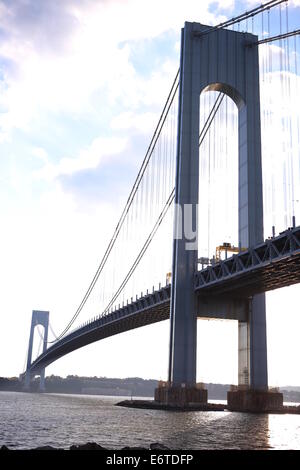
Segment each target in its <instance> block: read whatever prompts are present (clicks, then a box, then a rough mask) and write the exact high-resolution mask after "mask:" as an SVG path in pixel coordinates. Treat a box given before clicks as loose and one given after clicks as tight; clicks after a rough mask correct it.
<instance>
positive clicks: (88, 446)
mask: <svg viewBox="0 0 300 470" xmlns="http://www.w3.org/2000/svg"><path fill="white" fill-rule="evenodd" d="M70 450H107V449H106V448H105V447H102V446H100V445H99V444H97V443H96V442H87V443H86V444H80V445H78V446H75V445H74V446H71V447H70Z"/></svg>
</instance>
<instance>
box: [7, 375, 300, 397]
mask: <svg viewBox="0 0 300 470" xmlns="http://www.w3.org/2000/svg"><path fill="white" fill-rule="evenodd" d="M157 385H158V381H157V380H151V379H149V380H146V379H141V378H139V377H130V378H126V379H117V378H107V377H80V376H78V375H68V376H67V377H66V378H63V377H59V376H56V375H50V376H48V377H46V379H45V387H46V392H48V393H76V394H86V395H91V394H92V395H111V396H133V397H153V396H154V389H155V388H156V387H157ZM204 386H205V388H206V389H207V390H208V396H209V398H210V399H212V400H226V398H227V391H228V390H229V388H230V385H228V384H227V385H223V384H213V383H209V384H204ZM287 388H288V390H287V389H284V388H283V389H280V391H281V392H282V393H283V399H284V401H291V402H300V391H299V388H298V390H297V387H295V389H293V387H287ZM38 389H39V377H36V378H35V379H34V380H33V381H32V384H31V391H32V392H35V391H38ZM0 390H2V391H5V390H6V391H15V392H21V391H23V383H22V382H20V381H19V379H18V378H17V377H10V378H6V377H0Z"/></svg>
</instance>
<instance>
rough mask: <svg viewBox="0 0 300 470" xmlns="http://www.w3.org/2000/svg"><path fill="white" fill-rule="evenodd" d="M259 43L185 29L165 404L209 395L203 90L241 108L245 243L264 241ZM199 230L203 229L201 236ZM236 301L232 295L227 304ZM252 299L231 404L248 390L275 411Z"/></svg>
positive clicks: (260, 315) (260, 306) (193, 26)
mask: <svg viewBox="0 0 300 470" xmlns="http://www.w3.org/2000/svg"><path fill="white" fill-rule="evenodd" d="M257 40H258V38H257V36H255V35H252V34H249V33H241V32H237V31H231V30H227V29H215V28H211V27H209V26H205V25H202V24H200V23H190V22H186V23H185V25H184V28H183V29H182V34H181V57H180V83H179V113H178V133H177V139H178V141H177V163H176V183H175V205H176V207H177V208H178V207H179V208H180V211H179V212H180V217H177V218H176V215H175V222H174V241H173V267H172V291H171V306H170V359H169V380H168V386H165V387H164V388H163V389H161V390H157V391H156V395H155V396H156V399H157V400H158V401H160V402H165V403H169V404H170V405H172V404H175V405H176V404H181V405H185V406H186V405H189V404H190V403H192V402H193V403H195V402H198V403H205V402H206V400H207V393H205V391H204V390H203V389H202V388H199V387H197V386H196V352H197V316H200V317H201V299H200V300H199V299H197V296H196V293H195V273H196V270H197V260H198V237H197V230H201V227H197V205H198V202H199V201H198V200H199V187H198V186H199V115H200V94H201V93H202V92H206V91H210V90H212V91H219V92H222V93H224V94H226V95H228V96H229V97H230V98H231V99H232V100H233V101H234V102H235V104H236V106H237V108H238V164H239V177H238V220H239V223H238V225H239V244H240V246H243V247H246V248H247V247H252V246H254V245H256V244H258V243H260V242H262V241H263V194H262V164H261V126H260V96H259V61H258V48H257V46H251V44H253V43H256V42H257ZM187 209H188V210H187ZM177 213H178V211H177V210H175V214H177ZM179 225H181V226H179ZM187 226H188V227H190V228H191V229H192V230H190V231H188V233H186V231H185V229H184V228H185V227H187ZM191 232H192V233H194V234H195V235H194V239H191V236H190V235H191ZM178 234H180V235H181V236H178ZM205 300H206V307H205V308H206V309H207V305H209V306H210V302H211V317H214V316H215V317H216V318H218V315H216V314H215V312H214V304H215V300H216V299H214V298H211V299H209V298H208V299H207V298H206V299H205ZM219 300H220V299H219ZM234 300H235V299H224V300H223V302H224V308H225V306H226V303H228V302H230V301H234ZM244 300H246V302H245V305H246V308H245V311H244V312H243V315H242V316H241V318H237V319H238V320H239V385H240V387H239V390H238V391H237V392H234V391H232V392H230V394H229V395H228V400H229V405H231V408H232V409H235V408H237V403H241V402H243V399H244V398H243V396H246V395H247V400H248V404H249V406H250V408H251V407H252V405H253V409H254V408H255V406H256V405H255V403H257V400H256V395H257V394H259V396H260V397H261V396H262V394H263V400H262V401H263V403H264V404H263V405H262V407H263V406H267V407H271V408H272V406H273V405H272V403H273V402H274V395H272V398H271V399H270V400H269V399H268V397H269V392H268V373H267V342H266V311H265V294H259V295H255V296H254V297H253V298H250V299H244ZM221 303H222V299H221ZM249 389H250V390H251V394H250V395H249V393H248V390H249ZM235 393H236V394H235ZM247 393H248V394H247ZM237 394H239V395H237ZM243 394H244V395H243ZM279 395H280V394H279ZM281 397H282V396H281ZM277 398H278V397H277ZM278 400H279V401H278ZM278 400H277V401H276V400H275V402H276V404H277V405H278V403H279V402H280V397H279V398H278ZM243 403H244V402H243ZM277 405H276V406H277ZM243 406H244V405H241V406H240V409H241V410H242V409H243ZM247 406H248V405H247ZM249 406H248V408H249ZM260 406H261V405H259V406H258V408H259V407H260ZM244 408H245V407H244Z"/></svg>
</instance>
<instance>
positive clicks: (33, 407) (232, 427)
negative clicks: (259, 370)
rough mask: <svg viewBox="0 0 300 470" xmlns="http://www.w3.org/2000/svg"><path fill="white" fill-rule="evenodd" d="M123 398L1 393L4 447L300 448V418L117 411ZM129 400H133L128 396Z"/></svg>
mask: <svg viewBox="0 0 300 470" xmlns="http://www.w3.org/2000/svg"><path fill="white" fill-rule="evenodd" d="M121 399H122V397H104V396H94V395H61V394H31V393H17V392H0V446H1V445H3V444H5V445H7V446H8V447H11V448H15V449H28V448H34V447H37V446H43V445H51V446H54V447H61V448H68V447H69V446H70V445H73V444H82V443H86V442H88V441H92V442H97V443H98V444H100V445H102V446H104V447H107V448H109V449H119V448H122V447H125V446H138V447H147V448H148V447H149V444H150V443H153V442H160V443H162V444H164V445H166V446H167V447H169V448H170V449H300V415H275V414H271V415H268V414H258V415H255V414H246V413H231V412H228V411H225V412H199V411H198V412H195V411H190V412H185V413H182V412H168V411H161V410H138V409H132V408H123V407H117V406H114V405H115V403H117V402H118V401H120V400H121ZM127 399H128V397H127Z"/></svg>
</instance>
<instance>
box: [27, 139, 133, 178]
mask: <svg viewBox="0 0 300 470" xmlns="http://www.w3.org/2000/svg"><path fill="white" fill-rule="evenodd" d="M126 143H127V139H126V138H103V137H99V138H97V139H94V140H93V142H92V143H91V144H90V146H89V147H87V148H85V149H83V150H81V151H80V153H79V154H78V155H77V156H76V157H74V158H70V157H63V158H62V159H60V161H59V162H58V163H57V164H54V163H51V162H50V161H49V158H47V154H46V151H45V150H44V149H40V148H37V149H35V150H34V152H33V153H34V154H35V155H36V156H37V157H38V158H42V160H44V161H46V163H45V165H44V166H43V167H42V168H41V169H40V170H37V171H36V172H35V173H34V178H37V179H46V180H54V179H56V178H58V177H59V176H65V175H73V174H74V173H78V172H80V171H83V170H88V169H89V170H90V169H95V168H97V167H98V166H99V164H100V163H101V162H103V161H104V160H105V159H107V158H109V157H110V156H112V155H115V154H119V153H121V152H122V151H124V149H125V147H126Z"/></svg>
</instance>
